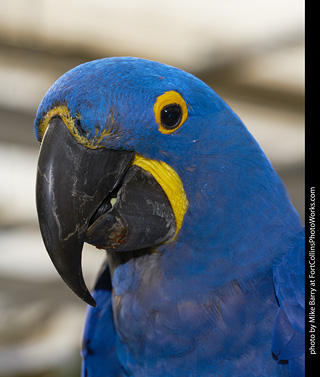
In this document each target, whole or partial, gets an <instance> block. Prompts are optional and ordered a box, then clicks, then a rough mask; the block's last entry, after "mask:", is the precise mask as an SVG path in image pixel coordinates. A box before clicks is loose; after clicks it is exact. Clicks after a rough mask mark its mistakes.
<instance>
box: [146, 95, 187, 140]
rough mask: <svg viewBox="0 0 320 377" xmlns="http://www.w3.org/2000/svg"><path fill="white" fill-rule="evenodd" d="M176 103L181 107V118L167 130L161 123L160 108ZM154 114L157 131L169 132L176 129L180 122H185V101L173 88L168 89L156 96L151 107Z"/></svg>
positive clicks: (180, 124)
mask: <svg viewBox="0 0 320 377" xmlns="http://www.w3.org/2000/svg"><path fill="white" fill-rule="evenodd" d="M174 103H176V104H178V105H180V106H181V109H182V118H181V121H180V123H179V124H178V125H177V127H176V128H174V129H172V130H167V129H166V128H164V127H163V126H162V125H161V110H162V109H163V108H164V107H165V106H167V105H171V104H174ZM153 111H154V115H155V118H156V122H157V123H158V125H159V131H160V132H161V133H163V134H171V133H172V132H174V131H176V130H177V129H178V128H179V127H181V126H182V124H183V123H184V122H185V120H186V119H187V117H188V108H187V104H186V103H185V101H184V99H183V98H182V97H181V95H180V94H179V93H177V92H175V91H174V90H170V91H169V92H165V93H163V94H162V95H161V96H159V97H158V98H157V101H156V103H155V104H154V107H153Z"/></svg>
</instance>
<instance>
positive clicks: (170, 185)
mask: <svg viewBox="0 0 320 377" xmlns="http://www.w3.org/2000/svg"><path fill="white" fill-rule="evenodd" d="M132 164H133V165H137V166H140V167H141V168H142V169H143V170H146V171H148V172H149V173H151V174H152V176H153V177H154V179H155V180H156V181H157V182H158V183H159V185H160V186H161V187H162V189H163V191H164V192H165V193H166V195H167V197H168V199H169V202H170V204H171V207H172V210H173V213H174V216H175V219H176V225H177V229H176V235H177V233H178V232H179V230H180V228H181V226H182V221H183V218H184V215H185V213H186V211H187V208H188V199H187V196H186V193H185V191H184V188H183V184H182V182H181V179H180V177H179V175H178V174H177V173H176V171H175V170H174V169H173V168H172V167H171V166H169V165H167V164H166V163H165V162H163V161H156V160H149V159H146V158H144V157H143V156H140V155H138V154H136V156H135V158H134V160H133V163H132Z"/></svg>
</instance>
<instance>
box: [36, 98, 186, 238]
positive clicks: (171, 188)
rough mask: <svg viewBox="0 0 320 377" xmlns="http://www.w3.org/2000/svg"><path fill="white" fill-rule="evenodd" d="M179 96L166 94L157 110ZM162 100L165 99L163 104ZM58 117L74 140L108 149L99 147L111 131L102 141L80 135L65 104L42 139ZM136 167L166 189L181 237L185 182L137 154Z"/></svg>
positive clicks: (52, 113) (44, 125)
mask: <svg viewBox="0 0 320 377" xmlns="http://www.w3.org/2000/svg"><path fill="white" fill-rule="evenodd" d="M168 93H171V94H169V95H168V97H166V95H167V94H168ZM163 96H165V97H163ZM177 96H179V97H180V98H181V99H182V97H181V96H180V94H178V93H176V92H173V91H172V92H167V93H165V94H164V95H162V96H160V97H159V98H158V100H157V102H156V104H155V108H156V107H157V106H159V109H160V107H161V108H162V107H163V106H166V105H167V104H169V103H172V100H173V101H174V103H177V99H179V98H178V97H177ZM161 97H163V98H162V99H161V100H160V101H159V99H160V98H161ZM158 101H159V102H158ZM182 101H183V103H184V105H185V110H186V104H185V102H184V100H183V99H182ZM157 103H158V105H157ZM179 104H180V105H181V107H182V104H181V103H179ZM182 108H183V107H182ZM160 111H161V110H160ZM155 112H156V110H155ZM183 114H184V116H185V118H182V120H181V122H180V124H179V126H178V127H177V128H179V127H180V126H181V124H182V123H183V122H184V120H185V119H186V117H187V112H186V113H185V111H184V110H183ZM54 116H59V117H60V118H61V119H62V120H63V122H64V124H65V125H66V127H67V128H68V130H69V131H70V132H71V134H72V135H73V137H74V138H75V139H76V140H77V141H78V142H79V143H81V144H82V145H84V146H85V147H87V148H90V149H97V148H105V146H102V145H99V143H100V142H101V140H102V139H103V138H105V137H107V136H108V135H110V131H103V132H102V133H101V134H100V135H99V137H98V138H97V137H94V138H93V139H91V140H88V139H86V138H85V137H84V136H82V135H80V134H79V132H78V130H77V128H76V127H75V119H74V118H73V117H72V116H71V115H70V112H69V110H68V108H67V106H63V105H62V106H57V107H54V108H53V109H52V110H50V111H48V112H47V114H46V115H45V116H44V117H43V120H42V122H41V123H40V125H39V134H40V137H41V140H42V138H43V136H44V134H45V131H46V129H47V127H48V124H49V122H50V120H51V119H52V118H53V117H54ZM159 116H160V115H159ZM159 119H160V118H159ZM177 128H176V129H177ZM160 131H161V129H160ZM164 131H168V130H165V129H164ZM173 131H174V130H170V131H169V132H163V133H171V132H173ZM161 132H162V131H161ZM132 165H137V166H140V167H141V168H142V169H143V170H146V171H148V172H149V173H151V174H152V176H153V177H154V178H155V180H156V181H157V182H158V183H159V185H160V186H161V187H162V189H163V191H164V192H165V193H166V195H167V197H168V199H169V202H170V204H171V207H172V210H173V213H174V215H175V219H176V226H177V229H176V235H177V233H178V232H179V230H180V228H181V226H182V221H183V218H184V215H185V213H186V211H187V208H188V200H187V197H186V193H185V191H184V188H183V184H182V182H181V179H180V178H179V175H178V174H177V173H176V171H175V170H174V169H173V168H172V167H171V166H169V165H167V164H166V163H165V162H163V161H156V160H149V159H146V158H144V157H143V156H141V155H138V154H136V155H135V158H134V160H133V162H132Z"/></svg>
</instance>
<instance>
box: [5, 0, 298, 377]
mask: <svg viewBox="0 0 320 377" xmlns="http://www.w3.org/2000/svg"><path fill="white" fill-rule="evenodd" d="M0 6H1V11H0V377H9V376H10V377H18V376H19V377H31V376H32V377H40V376H41V377H62V376H64V377H75V376H78V375H79V369H80V356H79V349H80V343H81V332H82V326H83V322H84V317H85V310H86V307H85V305H84V304H83V303H82V302H80V300H79V299H77V298H76V297H75V295H73V294H72V293H71V291H70V290H69V289H68V288H67V287H66V286H65V285H64V283H63V282H62V281H61V279H60V278H59V276H58V275H57V273H56V271H55V270H54V268H53V266H52V264H51V262H50V260H49V257H48V256H47V254H46V252H45V249H44V246H43V244H42V240H41V236H40V233H39V230H38V224H37V218H36V209H35V199H34V186H35V174H36V164H37V155H38V150H39V145H38V142H37V141H36V139H35V137H34V135H33V119H34V117H35V113H36V110H37V107H38V105H39V103H40V101H41V99H42V97H43V96H44V94H45V93H46V91H47V90H48V89H49V87H50V86H51V84H52V83H53V82H54V81H55V80H56V79H57V78H58V77H59V76H60V75H62V74H63V73H64V72H65V71H67V70H69V69H70V68H72V67H74V66H76V65H78V64H80V63H82V62H85V61H88V60H92V59H96V58H101V57H108V56H115V55H117V56H121V55H126V56H128V55H131V56H138V57H143V58H147V59H152V60H158V61H161V62H164V63H168V64H171V65H175V66H177V67H179V68H182V69H184V70H187V71H189V72H191V73H193V74H195V75H196V76H198V77H200V78H201V79H202V80H204V81H205V82H207V83H208V84H209V85H210V86H212V87H213V88H214V90H215V91H216V92H217V93H218V94H219V95H220V96H222V97H223V98H224V99H225V100H226V102H228V103H229V105H231V107H232V108H233V109H234V110H235V111H236V112H237V114H238V115H239V116H240V118H242V120H243V121H244V123H245V124H246V126H247V127H248V128H249V130H250V131H251V132H252V134H253V135H254V136H255V138H256V139H257V140H258V142H259V143H260V145H261V146H262V148H263V149H264V151H265V152H266V154H267V156H268V157H269V159H270V160H271V162H272V163H273V165H274V167H275V169H276V170H277V172H278V173H279V174H280V176H281V178H282V179H283V181H284V182H285V184H286V185H287V187H288V190H289V194H290V196H291V199H292V201H293V203H294V205H295V206H296V208H297V210H298V212H299V213H300V215H301V218H302V219H303V218H304V1H302V0H281V1H279V0H269V1H257V0H241V1H236V0H225V1H220V0H197V1H195V0H162V1H148V0H28V1H26V0H10V1H8V0H0ZM302 221H303V220H302ZM103 257H104V256H103V252H101V251H98V250H96V249H94V248H91V247H89V246H88V247H86V251H85V253H84V257H83V258H84V263H83V265H84V273H85V279H86V281H87V283H88V286H90V285H91V284H92V282H93V279H94V277H95V275H96V273H97V271H98V270H99V266H100V264H101V262H102V260H103Z"/></svg>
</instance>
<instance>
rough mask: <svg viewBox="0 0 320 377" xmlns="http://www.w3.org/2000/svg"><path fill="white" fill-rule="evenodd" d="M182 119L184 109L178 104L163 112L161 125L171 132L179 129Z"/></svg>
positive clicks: (165, 108)
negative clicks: (176, 128)
mask: <svg viewBox="0 0 320 377" xmlns="http://www.w3.org/2000/svg"><path fill="white" fill-rule="evenodd" d="M181 118H182V109H181V106H180V105H178V104H176V103H173V104H171V105H167V106H165V107H164V108H163V109H162V110H161V124H162V126H163V127H165V128H167V129H169V130H171V129H173V128H175V127H177V126H178V125H179V123H180V121H181Z"/></svg>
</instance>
